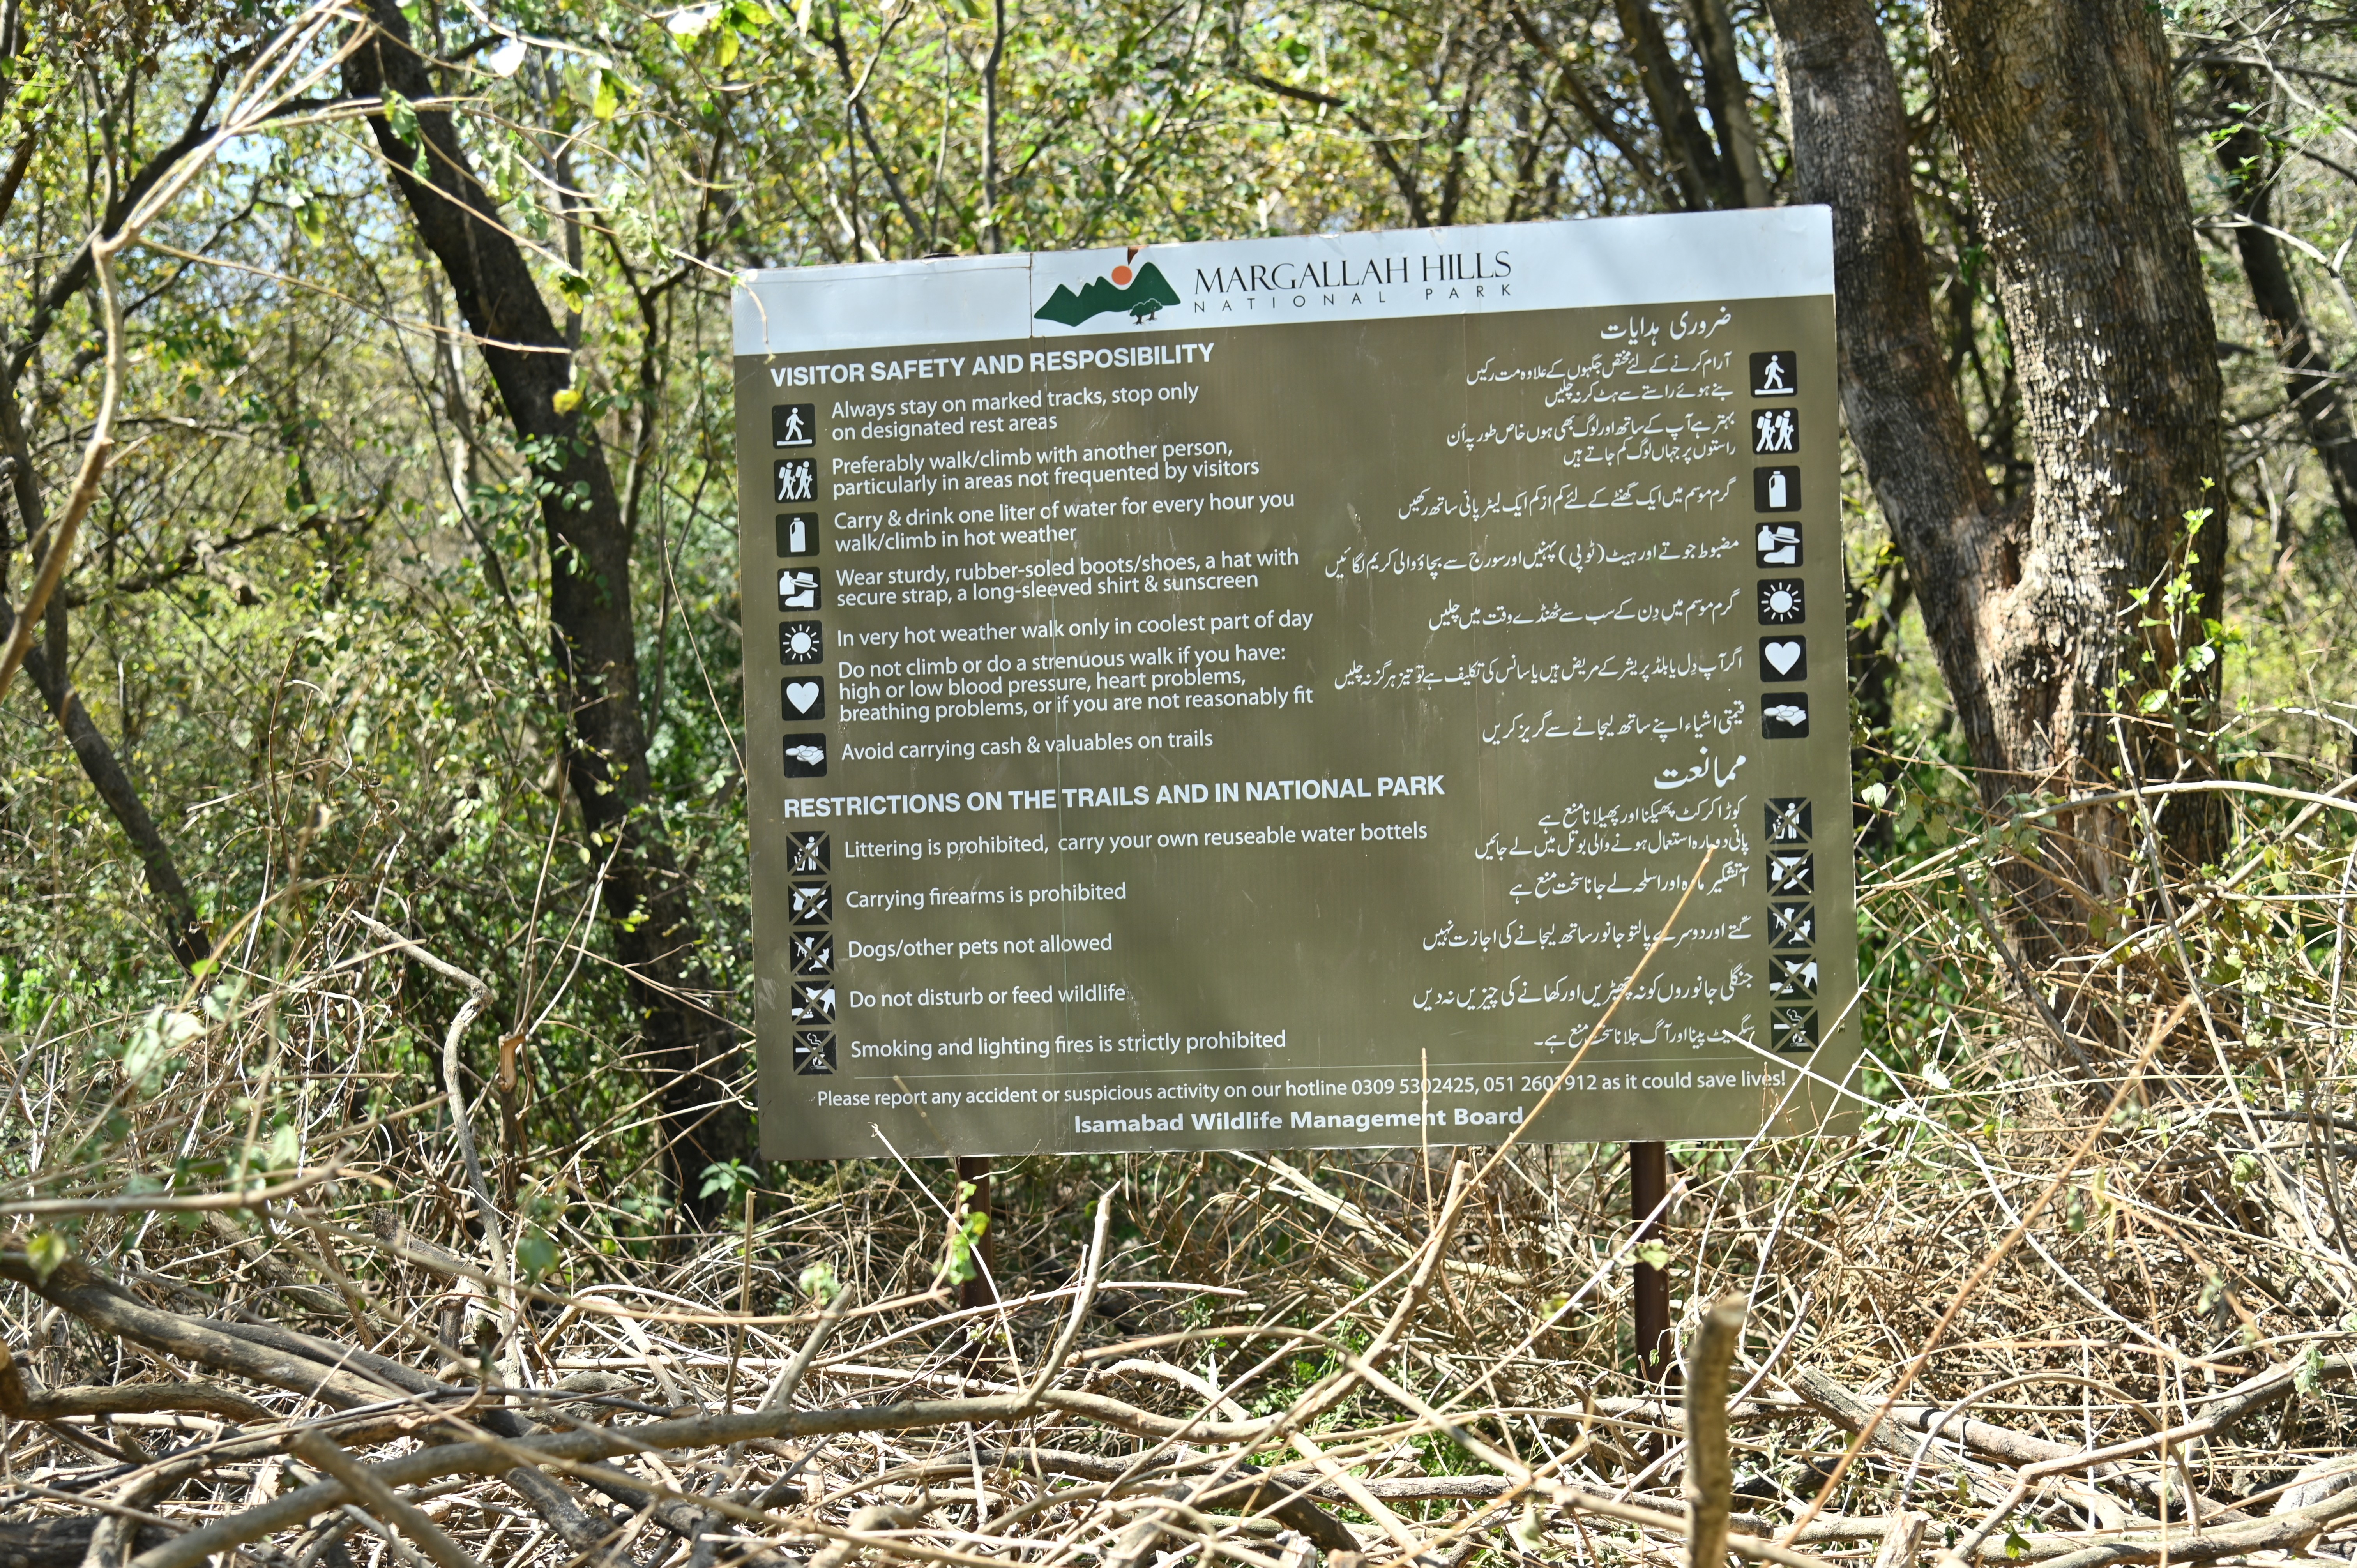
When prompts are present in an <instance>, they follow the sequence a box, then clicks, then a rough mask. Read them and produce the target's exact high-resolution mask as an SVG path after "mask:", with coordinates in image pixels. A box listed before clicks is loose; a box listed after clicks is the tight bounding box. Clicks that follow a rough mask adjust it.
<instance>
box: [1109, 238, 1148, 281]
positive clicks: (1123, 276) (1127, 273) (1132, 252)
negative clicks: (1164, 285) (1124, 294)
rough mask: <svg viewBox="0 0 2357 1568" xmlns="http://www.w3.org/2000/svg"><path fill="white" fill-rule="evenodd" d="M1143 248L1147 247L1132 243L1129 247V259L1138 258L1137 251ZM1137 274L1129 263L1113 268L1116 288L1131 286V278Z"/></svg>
mask: <svg viewBox="0 0 2357 1568" xmlns="http://www.w3.org/2000/svg"><path fill="white" fill-rule="evenodd" d="M1143 249H1145V247H1144V246H1142V245H1132V246H1131V247H1130V248H1129V260H1130V261H1132V262H1134V261H1135V260H1137V252H1139V251H1141V250H1143ZM1136 275H1137V274H1135V273H1134V272H1132V271H1131V270H1130V269H1129V266H1128V264H1127V263H1124V264H1122V265H1120V266H1117V267H1115V268H1114V270H1113V281H1114V286H1115V287H1116V288H1127V287H1128V286H1129V280H1130V279H1132V278H1134V277H1135V276H1136Z"/></svg>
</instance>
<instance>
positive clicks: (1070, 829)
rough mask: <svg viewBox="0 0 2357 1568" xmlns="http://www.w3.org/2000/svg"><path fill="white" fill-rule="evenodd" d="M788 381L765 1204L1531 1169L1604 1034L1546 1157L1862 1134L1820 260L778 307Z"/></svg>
mask: <svg viewBox="0 0 2357 1568" xmlns="http://www.w3.org/2000/svg"><path fill="white" fill-rule="evenodd" d="M736 352H737V360H736V368H737V450H738V454H739V469H740V472H739V484H740V487H741V493H740V496H739V505H740V508H741V510H742V515H743V538H742V551H743V574H744V578H743V580H744V614H745V693H746V699H745V700H746V725H745V733H746V741H747V757H746V763H747V768H748V773H749V775H750V779H751V788H750V794H749V811H750V816H751V823H752V853H753V918H754V937H755V962H756V966H757V980H756V991H755V998H754V1000H755V1009H756V1016H757V1019H758V1026H759V1053H760V1069H761V1070H760V1097H761V1107H760V1109H761V1115H760V1125H761V1148H762V1152H763V1154H764V1155H767V1156H769V1157H771V1158H816V1157H834V1156H849V1155H884V1154H886V1153H887V1144H889V1147H890V1148H891V1149H895V1150H898V1151H899V1153H901V1154H904V1155H909V1154H917V1153H926V1154H942V1153H957V1154H962V1155H985V1154H1023V1153H1031V1152H1044V1151H1051V1150H1060V1151H1076V1150H1116V1149H1133V1150H1176V1149H1220V1148H1269V1147H1284V1146H1287V1145H1295V1146H1301V1145H1343V1144H1442V1143H1458V1144H1463V1143H1494V1142H1496V1141H1498V1140H1499V1139H1501V1138H1502V1137H1503V1136H1504V1135H1505V1134H1506V1133H1507V1131H1508V1130H1509V1129H1510V1128H1512V1127H1513V1126H1514V1125H1516V1124H1517V1123H1519V1122H1522V1121H1523V1118H1524V1116H1525V1115H1526V1114H1528V1113H1529V1112H1533V1111H1534V1109H1535V1108H1537V1107H1538V1106H1539V1104H1540V1101H1541V1099H1542V1097H1543V1096H1544V1094H1545V1093H1546V1091H1547V1089H1548V1086H1549V1085H1550V1084H1552V1083H1554V1082H1555V1080H1556V1079H1557V1077H1558V1075H1560V1074H1562V1072H1563V1069H1565V1067H1566V1064H1567V1063H1569V1062H1571V1060H1572V1058H1574V1056H1575V1055H1576V1054H1577V1053H1578V1051H1579V1050H1580V1047H1581V1046H1582V1044H1583V1043H1584V1042H1587V1040H1588V1039H1589V1036H1590V1035H1591V1033H1594V1034H1595V1040H1594V1044H1593V1046H1592V1047H1591V1048H1589V1049H1588V1050H1587V1054H1586V1056H1585V1057H1584V1058H1582V1059H1580V1060H1579V1062H1578V1064H1577V1069H1576V1070H1574V1071H1573V1072H1571V1073H1570V1074H1569V1076H1568V1077H1567V1078H1566V1079H1565V1080H1564V1083H1563V1087H1562V1090H1561V1092H1559V1093H1558V1094H1556V1095H1555V1098H1554V1099H1553V1100H1552V1101H1550V1102H1549V1103H1547V1104H1546V1106H1545V1108H1544V1111H1541V1112H1539V1114H1538V1115H1537V1117H1536V1119H1535V1121H1534V1122H1533V1123H1532V1125H1531V1127H1530V1130H1529V1132H1528V1133H1526V1134H1525V1135H1526V1136H1529V1137H1531V1138H1534V1139H1540V1140H1545V1141H1551V1142H1552V1141H1568V1140H1587V1139H1622V1138H1664V1137H1670V1138H1694V1137H1715V1136H1737V1135H1748V1134H1750V1133H1757V1132H1758V1131H1760V1129H1761V1128H1763V1127H1771V1128H1774V1129H1777V1130H1780V1131H1797V1130H1800V1129H1803V1128H1806V1127H1811V1126H1815V1125H1818V1124H1820V1123H1821V1122H1823V1121H1824V1118H1825V1117H1826V1116H1827V1115H1828V1114H1830V1113H1832V1112H1834V1111H1835V1109H1836V1108H1835V1104H1834V1100H1835V1096H1834V1094H1833V1092H1832V1090H1831V1089H1830V1087H1829V1085H1828V1084H1827V1083H1826V1082H1825V1081H1824V1080H1826V1079H1831V1080H1834V1081H1835V1082H1838V1081H1839V1080H1840V1079H1842V1078H1843V1077H1844V1076H1845V1074H1846V1071H1847V1069H1848V1068H1849V1066H1850V1064H1851V1062H1852V1061H1853V1060H1854V1059H1855V1057H1856V1053H1857V1046H1856V1041H1855V1026H1854V1025H1852V1024H1851V1023H1850V1022H1849V1018H1850V1014H1851V1011H1852V1009H1851V1007H1850V1004H1851V1002H1852V1000H1853V998H1854V997H1855V995H1856V992H1857V952H1856V914H1855V908H1854V903H1853V874H1852V863H1851V851H1850V832H1849V820H1850V805H1849V788H1848V785H1849V723H1848V718H1849V700H1848V687H1847V683H1846V678H1845V672H1844V663H1843V651H1844V637H1843V620H1844V610H1843V597H1842V566H1841V561H1842V557H1841V548H1842V545H1841V533H1840V513H1839V508H1838V502H1839V474H1838V469H1837V461H1836V439H1837V435H1836V433H1837V423H1836V420H1837V415H1836V412H1835V385H1834V379H1835V359H1834V302H1833V247H1832V226H1831V222H1830V220H1829V218H1828V216H1827V213H1826V212H1825V210H1824V209H1816V208H1798V209H1795V208H1786V209H1776V210H1769V211H1749V212H1730V213H1714V214H1706V215H1698V216H1691V217H1674V218H1639V219H1616V220H1592V221H1585V222H1566V223H1545V224H1518V225H1510V226H1501V227H1494V228H1467V229H1450V230H1431V231H1416V232H1405V233H1388V234H1357V235H1330V236H1320V237H1316V238H1304V239H1294V240H1254V241H1239V242H1226V243H1207V244H1186V245H1170V246H1156V247H1149V248H1146V249H1141V250H1122V249H1115V250H1111V251H1092V252H1070V253H1062V254H1042V255H1030V256H991V257H979V258H971V259H951V260H939V261H930V262H913V263H892V264H881V265H875V266H854V267H833V268H820V269H813V270H809V271H800V272H777V273H763V274H755V275H753V276H751V277H748V279H747V280H746V281H745V285H744V286H743V287H742V288H740V289H739V290H738V292H737V300H736ZM1706 859H1707V864H1706ZM1689 885H1692V886H1693V889H1694V891H1693V896H1692V897H1691V898H1690V899H1689V900H1688V901H1687V902H1686V905H1685V908H1684V913H1683V915H1682V916H1681V917H1680V918H1679V919H1678V921H1677V923H1676V925H1675V927H1674V929H1668V931H1667V934H1666V936H1665V937H1664V936H1663V932H1664V929H1665V928H1666V927H1668V926H1669V923H1670V916H1671V912H1672V910H1673V909H1674V908H1676V907H1677V905H1678V901H1679V898H1680V897H1681V895H1683V894H1684V893H1685V892H1686V890H1687V888H1688V886H1689ZM1656 938H1662V940H1661V942H1660V945H1659V947H1658V949H1657V950H1653V951H1652V957H1651V959H1650V960H1649V961H1646V962H1645V963H1644V966H1643V969H1642V972H1640V973H1637V974H1636V979H1635V981H1634V983H1629V981H1630V976H1631V973H1632V972H1637V970H1638V966H1639V962H1640V960H1641V959H1642V958H1644V955H1645V954H1646V953H1647V951H1648V949H1649V947H1650V946H1651V945H1652V944H1653V943H1654V941H1655V939H1656ZM1624 984H1626V985H1627V993H1626V995H1625V996H1624V997H1622V999H1621V1000H1620V1005H1619V1007H1618V1010H1617V1011H1616V1012H1614V1013H1613V1014H1612V1015H1611V1017H1610V1018H1609V1021H1607V1022H1605V1024H1604V1026H1603V1028H1602V1029H1601V1031H1600V1032H1597V1029H1598V1021H1599V1020H1600V1019H1603V1018H1604V1015H1605V1013H1606V1011H1607V1009H1608V1007H1609V1006H1610V1005H1611V1004H1612V1003H1613V999H1614V997H1615V995H1616V994H1617V993H1620V991H1621V990H1622V988H1623V986H1624Z"/></svg>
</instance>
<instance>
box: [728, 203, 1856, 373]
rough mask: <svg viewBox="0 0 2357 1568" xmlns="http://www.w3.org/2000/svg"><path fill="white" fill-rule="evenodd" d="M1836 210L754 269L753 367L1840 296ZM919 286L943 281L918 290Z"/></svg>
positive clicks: (750, 282)
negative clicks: (1300, 324)
mask: <svg viewBox="0 0 2357 1568" xmlns="http://www.w3.org/2000/svg"><path fill="white" fill-rule="evenodd" d="M1832 257H1833V214H1832V211H1831V209H1827V208H1824V207H1777V208H1760V209H1749V210H1745V211H1739V212H1710V213H1696V214H1677V215H1674V216H1662V217H1646V218H1593V219H1582V220H1566V221H1556V222H1546V223H1497V224H1485V225H1479V226H1473V227H1466V228H1456V229H1422V230H1405V231H1397V232H1392V233H1382V234H1312V235H1302V236H1300V237H1297V238H1292V239H1269V240H1228V241H1215V242H1204V243H1200V244H1174V245H1146V246H1141V247H1137V248H1135V249H1128V248H1123V247H1118V246H1116V247H1113V248H1109V249H1105V250H1096V251H1061V252H1041V253H1039V254H1032V255H1008V256H957V257H945V258H942V259H938V260H934V261H921V262H885V263H873V264H866V265H859V266H839V267H797V268H791V269H786V270H780V271H772V272H758V273H749V274H746V275H745V277H744V278H743V279H742V280H741V283H740V285H739V286H738V288H737V292H736V296H735V306H736V312H735V314H736V347H737V353H738V354H739V355H769V354H807V353H820V352H827V351H831V350H837V349H879V348H890V347H896V346H899V345H903V344H916V343H925V344H951V343H974V342H993V341H1005V340H1006V339H1010V338H1043V339H1055V338H1082V337H1089V336H1093V335H1101V334H1106V333H1134V332H1185V331H1198V332H1200V331H1201V330H1202V329H1203V328H1207V327H1210V328H1221V327H1242V326H1275V325H1279V324H1283V323H1287V322H1296V321H1343V320H1357V319H1370V320H1372V319H1379V318H1383V317H1404V316H1440V315H1464V314H1468V313H1471V314H1486V313H1489V312H1493V311H1497V312H1502V311H1517V310H1555V309H1564V308H1569V307H1572V306H1624V305H1626V306H1650V305H1664V304H1673V303H1674V304H1682V305H1688V306H1691V305H1692V304H1693V302H1695V301H1697V300H1713V299H1720V298H1726V299H1760V298H1774V297H1784V296H1795V295H1830V294H1831V293H1833V289H1834V279H1833V271H1832ZM917 275H922V276H924V277H926V278H927V279H928V280H929V285H930V286H928V287H925V288H922V289H910V288H909V287H907V286H906V283H907V280H908V279H909V278H910V277H912V276H917Z"/></svg>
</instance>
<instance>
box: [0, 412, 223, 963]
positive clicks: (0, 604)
mask: <svg viewBox="0 0 2357 1568" xmlns="http://www.w3.org/2000/svg"><path fill="white" fill-rule="evenodd" d="M0 377H5V371H0ZM0 451H5V456H7V458H8V460H9V474H8V481H9V489H10V495H11V497H12V499H14V500H15V501H16V519H17V521H19V522H21V523H22V524H23V525H24V529H25V537H26V539H27V541H33V540H38V539H42V538H45V537H47V535H48V517H47V514H46V512H45V510H44V509H43V502H42V499H41V482H40V479H39V478H38V476H37V475H36V474H35V473H34V472H33V459H32V450H31V443H30V442H28V441H27V439H26V438H25V425H24V420H23V417H22V415H21V412H20V410H19V408H18V405H17V402H16V386H15V384H14V382H13V381H5V380H0ZM6 539H7V531H6V529H5V527H0V547H5V543H6ZM5 564H6V563H5V553H0V639H6V638H7V637H8V636H9V634H10V633H12V632H13V631H14V630H15V629H16V611H15V609H14V608H13V607H11V606H10V605H9V604H8V602H7V592H6V582H7V578H6V572H5ZM42 629H43V631H44V632H45V633H46V634H47V636H46V637H45V638H44V639H43V641H42V642H40V643H36V644H35V645H34V646H33V647H32V648H30V649H28V650H27V651H26V654H25V672H26V673H27V674H28V675H30V676H31V677H32V678H33V686H34V689H35V690H37V691H38V692H39V693H40V694H41V701H42V703H44V704H46V705H47V706H48V710H49V716H50V717H51V718H53V719H55V720H56V721H57V723H58V727H59V729H61V730H63V731H64V732H65V737H66V742H67V744H68V745H70V746H72V747H73V753H74V760H75V761H77V762H79V763H81V770H82V774H83V776H84V777H86V778H87V779H89V780H90V782H91V788H92V789H96V790H97V791H98V798H99V800H101V801H102V802H103V803H104V804H105V806H106V810H107V811H108V813H109V814H110V815H112V816H113V818H114V822H115V825H116V826H117V827H120V828H121V829H122V830H123V836H124V838H126V839H128V840H130V841H131V853H132V854H135V855H137V856H138V857H139V865H140V869H141V870H142V871H143V872H145V875H146V878H147V890H148V892H149V893H151V894H153V895H154V896H155V899H156V904H157V906H158V908H159V912H160V913H161V915H162V917H163V921H164V945H165V946H166V947H167V948H168V949H170V950H171V953H172V958H173V961H175V962H177V963H178V965H179V966H180V967H181V968H182V969H185V970H189V971H191V972H193V970H194V968H195V966H196V964H197V962H198V961H199V960H202V959H206V958H210V956H211V955H212V948H213V939H212V933H211V932H210V931H209V930H207V929H205V923H204V920H203V919H202V918H201V917H199V915H198V913H197V903H196V900H195V899H194V898H192V897H189V895H188V884H187V883H186V882H184V881H182V880H181V879H180V868H179V866H178V865H177V864H175V863H174V861H173V859H172V848H171V846H170V845H169V844H167V843H165V842H164V835H163V833H162V832H161V831H160V830H158V829H157V828H156V819H155V818H154V817H152V816H150V815H149V814H148V811H147V803H146V802H145V800H141V799H140V798H139V789H138V786H136V785H135V784H134V783H132V781H131V775H130V774H129V773H127V772H125V771H124V767H123V759H122V758H121V757H117V756H116V755H115V754H114V748H113V746H110V745H108V744H107V740H106V736H104V735H103V734H102V733H101V732H100V730H99V727H98V725H96V724H95V723H93V722H92V721H91V716H90V710H89V709H88V708H86V707H84V706H83V705H82V701H81V695H80V694H79V693H76V692H75V691H74V689H73V681H72V677H71V671H70V667H69V665H68V662H67V660H66V639H65V630H66V607H65V606H64V605H62V604H60V603H59V602H58V600H57V599H55V598H52V599H51V600H50V601H49V607H48V620H47V624H46V625H45V626H44V627H43V628H42Z"/></svg>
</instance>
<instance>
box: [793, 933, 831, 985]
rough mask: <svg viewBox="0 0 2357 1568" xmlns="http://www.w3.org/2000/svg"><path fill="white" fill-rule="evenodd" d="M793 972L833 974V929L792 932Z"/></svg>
mask: <svg viewBox="0 0 2357 1568" xmlns="http://www.w3.org/2000/svg"><path fill="white" fill-rule="evenodd" d="M794 972H795V973H796V974H833V973H834V932H833V931H796V932H795V933H794Z"/></svg>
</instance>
